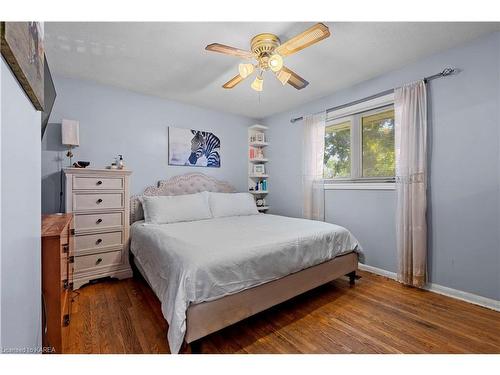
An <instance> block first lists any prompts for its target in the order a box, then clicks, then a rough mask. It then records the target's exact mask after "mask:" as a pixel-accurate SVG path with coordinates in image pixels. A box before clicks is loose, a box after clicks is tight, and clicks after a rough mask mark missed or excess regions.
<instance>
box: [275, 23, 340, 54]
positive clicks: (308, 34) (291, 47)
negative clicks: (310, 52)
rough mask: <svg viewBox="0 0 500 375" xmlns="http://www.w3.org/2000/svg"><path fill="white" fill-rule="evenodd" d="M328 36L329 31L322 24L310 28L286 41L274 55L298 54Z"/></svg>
mask: <svg viewBox="0 0 500 375" xmlns="http://www.w3.org/2000/svg"><path fill="white" fill-rule="evenodd" d="M329 36H330V30H329V29H328V27H327V26H326V25H324V24H322V23H317V24H316V25H314V26H312V27H310V28H309V29H307V30H306V31H304V32H302V33H300V34H299V35H297V36H294V37H293V38H292V39H290V40H287V41H286V42H285V43H283V44H282V45H280V46H279V47H278V48H276V51H275V52H276V53H278V54H280V55H281V56H288V55H291V54H293V53H295V52H299V51H300V50H303V49H304V48H306V47H309V46H311V45H313V44H314V43H317V42H319V41H320V40H323V39H325V38H328V37H329Z"/></svg>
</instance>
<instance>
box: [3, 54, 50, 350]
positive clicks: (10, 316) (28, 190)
mask: <svg viewBox="0 0 500 375" xmlns="http://www.w3.org/2000/svg"><path fill="white" fill-rule="evenodd" d="M0 74H1V120H0V154H1V156H0V165H1V168H0V183H1V187H0V192H1V199H0V200H1V203H0V259H1V261H0V264H1V271H0V286H1V288H0V295H1V298H0V301H1V302H0V304H1V308H0V314H1V347H2V348H3V349H4V350H9V349H21V350H22V349H23V348H25V349H27V350H28V349H36V348H39V347H40V346H41V256H40V255H41V250H40V247H41V245H40V226H41V223H40V214H41V212H40V189H41V187H40V180H41V176H40V169H41V158H40V151H41V150H40V128H41V124H40V121H41V116H40V112H37V111H36V110H35V109H34V107H33V106H32V104H31V102H30V100H29V99H28V98H27V96H26V95H25V94H24V92H23V90H22V89H21V87H20V86H19V84H18V83H17V80H16V79H15V77H14V75H13V74H12V72H11V71H10V69H9V67H8V66H7V64H6V63H5V61H4V60H3V58H2V59H1V66H0Z"/></svg>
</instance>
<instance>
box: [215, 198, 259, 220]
mask: <svg viewBox="0 0 500 375" xmlns="http://www.w3.org/2000/svg"><path fill="white" fill-rule="evenodd" d="M208 201H209V203H210V211H212V216H213V217H225V216H243V215H257V214H258V213H259V211H258V210H257V206H256V205H255V200H254V199H253V197H252V195H251V194H250V193H209V198H208Z"/></svg>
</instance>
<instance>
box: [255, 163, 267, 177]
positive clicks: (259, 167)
mask: <svg viewBox="0 0 500 375" xmlns="http://www.w3.org/2000/svg"><path fill="white" fill-rule="evenodd" d="M253 173H254V174H255V175H259V174H265V173H266V167H265V165H264V164H255V165H254V166H253Z"/></svg>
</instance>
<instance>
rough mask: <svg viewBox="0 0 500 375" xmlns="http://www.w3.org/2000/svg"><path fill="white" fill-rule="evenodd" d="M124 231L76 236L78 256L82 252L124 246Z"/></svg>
mask: <svg viewBox="0 0 500 375" xmlns="http://www.w3.org/2000/svg"><path fill="white" fill-rule="evenodd" d="M122 238H123V236H122V231H118V232H108V233H96V234H84V235H78V236H75V250H76V252H77V254H78V253H79V252H81V251H82V250H89V249H102V248H107V247H110V246H121V245H122V244H123V239H122Z"/></svg>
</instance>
